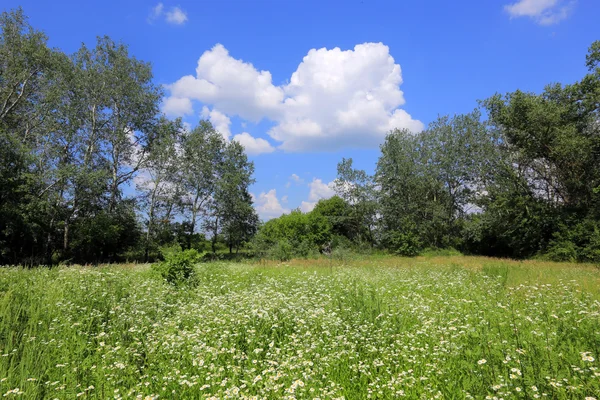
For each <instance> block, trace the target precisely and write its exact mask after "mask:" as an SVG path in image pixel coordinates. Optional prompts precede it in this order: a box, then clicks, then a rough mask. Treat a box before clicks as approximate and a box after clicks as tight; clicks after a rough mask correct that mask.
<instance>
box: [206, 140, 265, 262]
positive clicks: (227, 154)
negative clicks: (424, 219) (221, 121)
mask: <svg viewBox="0 0 600 400" xmlns="http://www.w3.org/2000/svg"><path fill="white" fill-rule="evenodd" d="M253 174H254V163H252V162H250V161H248V157H247V156H246V153H245V151H244V147H243V146H242V145H241V144H240V143H238V142H236V141H231V142H229V143H227V145H226V146H225V150H224V152H223V160H222V163H221V165H220V168H219V179H218V180H217V182H216V187H215V195H214V202H213V207H214V211H215V214H216V216H217V218H218V220H219V221H220V225H221V227H222V228H221V230H222V232H223V233H224V234H225V238H226V241H227V245H228V246H229V253H231V252H232V251H233V248H234V247H235V249H236V252H237V251H238V250H239V248H240V246H241V245H242V244H243V243H245V242H247V241H248V240H250V238H251V237H252V236H253V235H254V234H255V233H256V230H257V229H258V222H259V218H258V215H257V214H256V210H254V207H253V206H252V196H251V195H250V192H249V186H250V185H251V184H253V183H254V179H253V178H252V175H253Z"/></svg>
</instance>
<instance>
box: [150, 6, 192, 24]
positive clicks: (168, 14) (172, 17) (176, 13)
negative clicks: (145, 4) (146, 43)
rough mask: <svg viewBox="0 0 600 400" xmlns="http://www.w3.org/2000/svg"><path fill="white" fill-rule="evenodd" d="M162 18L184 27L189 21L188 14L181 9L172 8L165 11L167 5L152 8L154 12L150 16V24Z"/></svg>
mask: <svg viewBox="0 0 600 400" xmlns="http://www.w3.org/2000/svg"><path fill="white" fill-rule="evenodd" d="M162 17H164V19H165V21H167V22H168V23H170V24H173V25H182V24H185V23H186V21H187V20H188V17H187V14H186V12H185V11H183V10H182V9H181V8H179V7H171V9H169V10H168V11H165V5H164V4H163V3H158V4H157V5H155V6H154V7H152V11H151V12H150V15H149V16H148V22H149V23H152V22H154V21H156V20H157V19H159V18H162Z"/></svg>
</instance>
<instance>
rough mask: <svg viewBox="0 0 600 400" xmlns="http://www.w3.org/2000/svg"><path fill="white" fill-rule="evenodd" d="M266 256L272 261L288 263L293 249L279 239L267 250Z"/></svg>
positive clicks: (284, 240) (292, 254) (289, 244)
mask: <svg viewBox="0 0 600 400" xmlns="http://www.w3.org/2000/svg"><path fill="white" fill-rule="evenodd" d="M268 255H269V258H271V259H273V260H279V261H289V260H291V259H292V257H293V256H294V249H293V248H292V244H291V243H290V242H289V241H288V240H286V239H281V240H280V241H278V242H277V243H276V244H275V245H274V246H273V247H272V248H271V249H270V250H269V254H268Z"/></svg>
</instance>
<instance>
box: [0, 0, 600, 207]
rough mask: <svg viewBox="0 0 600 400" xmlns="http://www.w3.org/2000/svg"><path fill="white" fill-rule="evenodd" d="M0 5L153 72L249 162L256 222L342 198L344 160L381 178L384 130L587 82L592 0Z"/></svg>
mask: <svg viewBox="0 0 600 400" xmlns="http://www.w3.org/2000/svg"><path fill="white" fill-rule="evenodd" d="M320 3H321V2H316V1H315V2H312V1H302V2H300V1H290V2H279V1H255V2H242V1H222V2H192V1H190V2H182V1H180V2H169V1H163V2H151V1H135V2H113V1H106V2H103V3H101V4H100V3H98V4H95V5H93V4H92V3H90V4H87V3H85V4H82V3H80V2H49V3H42V4H40V2H39V1H20V2H15V1H12V0H8V1H7V2H6V1H5V2H4V3H3V6H4V7H3V8H7V9H9V8H14V7H17V6H19V5H21V6H23V9H24V11H25V13H26V14H27V15H28V16H29V17H30V22H31V23H32V25H34V26H35V27H37V28H38V29H41V30H43V31H45V32H46V33H47V35H48V36H49V38H50V42H49V44H50V45H51V46H55V47H58V48H60V49H61V50H63V51H65V52H69V53H70V52H74V51H75V50H76V49H77V48H78V47H79V46H80V45H81V42H84V43H86V44H90V45H92V44H93V43H94V42H95V37H96V36H98V35H105V34H106V35H109V36H111V37H112V38H114V39H115V40H122V41H123V42H124V43H126V44H128V45H129V49H130V53H131V54H133V55H134V56H136V57H137V58H139V59H142V60H144V61H149V62H151V63H152V66H153V71H154V74H155V78H154V79H155V83H157V84H161V85H164V86H165V89H166V91H165V92H166V96H165V98H164V99H163V102H162V109H163V111H164V112H165V113H166V114H167V115H168V116H170V117H178V116H181V117H183V119H184V121H185V122H186V123H188V124H190V126H192V125H195V124H196V123H197V122H198V120H199V119H208V120H210V121H211V122H212V124H213V125H214V126H215V128H216V129H217V130H219V131H220V132H221V134H222V135H223V136H224V137H225V138H226V139H228V140H235V141H238V142H240V143H241V144H242V145H243V146H244V147H245V149H246V152H247V153H248V155H249V156H250V157H251V159H252V160H253V161H254V162H255V165H256V175H255V176H256V180H257V183H256V184H255V185H254V186H253V187H252V192H253V196H254V199H255V206H256V208H257V211H258V212H259V214H260V216H261V217H262V218H263V219H268V218H271V217H276V216H278V215H280V214H281V213H283V212H288V211H289V210H291V209H294V208H296V207H300V208H301V209H302V210H304V211H308V210H310V209H311V208H312V207H313V206H314V204H315V203H316V201H318V200H319V199H320V198H326V197H329V196H331V195H332V194H333V189H332V187H331V185H330V182H332V181H333V179H334V178H335V175H336V164H337V163H338V162H339V161H340V160H341V158H342V157H352V158H353V159H354V162H355V164H356V166H357V167H359V168H365V169H367V170H368V171H372V170H373V169H374V167H375V163H376V160H377V156H378V154H379V151H378V146H379V145H380V144H381V143H382V142H383V140H384V138H385V134H386V132H388V131H389V130H391V129H393V128H407V129H409V130H410V131H413V132H417V131H420V130H421V129H423V127H424V126H426V125H427V124H428V123H430V122H431V121H433V120H435V119H436V118H437V116H438V115H444V114H455V113H466V112H469V111H471V110H472V109H473V108H474V107H475V106H476V105H477V100H478V99H485V98H488V97H489V96H491V95H493V94H494V93H496V92H499V93H505V92H509V91H514V90H516V89H521V90H525V91H534V92H540V91H541V90H542V89H543V87H544V85H545V84H547V83H549V82H573V81H575V80H577V79H579V78H580V77H581V76H583V75H584V73H585V65H584V63H583V62H582V55H583V54H585V53H586V50H587V47H588V46H589V45H590V44H591V43H592V42H593V41H594V40H597V39H599V38H600V26H599V25H598V24H597V16H598V15H599V14H600V4H598V3H597V2H596V1H594V0H578V1H571V0H520V1H517V0H497V1H491V2H482V1H461V2H447V1H441V0H440V1H426V2H385V1H378V0H374V1H369V0H363V1H360V0H359V1H344V2H342V1H333V2H327V4H326V5H323V4H320Z"/></svg>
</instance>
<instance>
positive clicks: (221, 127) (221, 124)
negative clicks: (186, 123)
mask: <svg viewBox="0 0 600 400" xmlns="http://www.w3.org/2000/svg"><path fill="white" fill-rule="evenodd" d="M200 115H202V118H205V119H208V120H209V121H210V123H211V124H212V126H213V127H214V128H215V129H216V130H217V131H218V132H219V133H220V134H221V135H223V138H225V140H229V137H230V136H231V130H230V129H229V127H230V125H231V119H229V117H228V116H227V115H225V114H223V113H222V112H220V111H218V110H215V109H214V108H213V109H212V110H210V109H209V108H208V107H206V106H204V107H202V112H201V113H200Z"/></svg>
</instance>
